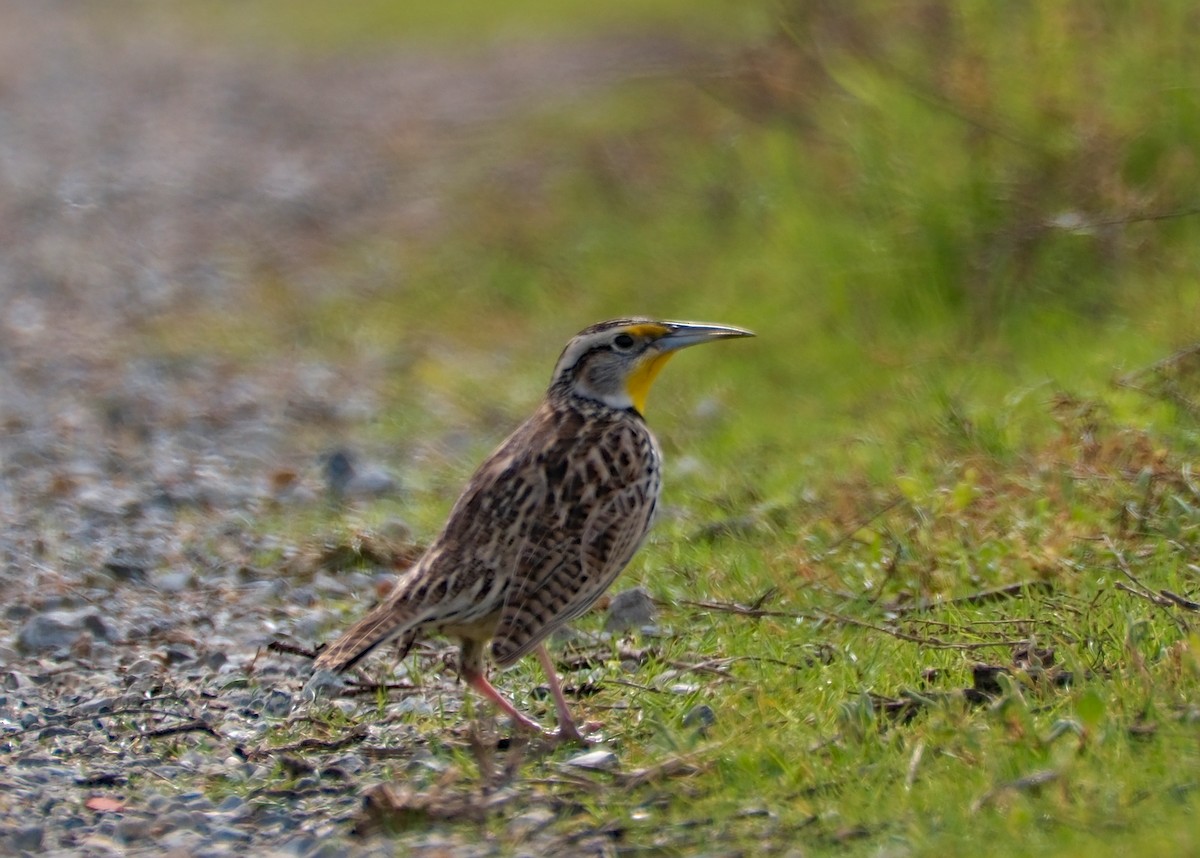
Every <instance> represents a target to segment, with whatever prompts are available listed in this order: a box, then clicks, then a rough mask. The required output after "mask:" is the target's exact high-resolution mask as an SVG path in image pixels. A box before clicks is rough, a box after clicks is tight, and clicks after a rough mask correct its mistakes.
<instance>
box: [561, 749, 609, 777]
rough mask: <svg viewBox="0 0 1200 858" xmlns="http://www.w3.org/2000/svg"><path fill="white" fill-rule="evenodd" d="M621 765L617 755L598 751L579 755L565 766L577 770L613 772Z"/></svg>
mask: <svg viewBox="0 0 1200 858" xmlns="http://www.w3.org/2000/svg"><path fill="white" fill-rule="evenodd" d="M620 764H621V761H620V760H619V759H617V755H616V754H614V753H613V752H612V751H605V750H596V751H587V752H585V753H582V754H577V755H576V756H574V757H571V759H569V760H567V761H566V763H565V764H564V765H568V766H573V767H574V768H577V769H592V770H594V771H601V772H611V771H613V770H614V769H616V768H617V766H619V765H620Z"/></svg>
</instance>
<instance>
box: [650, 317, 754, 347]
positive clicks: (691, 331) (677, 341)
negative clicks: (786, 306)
mask: <svg viewBox="0 0 1200 858" xmlns="http://www.w3.org/2000/svg"><path fill="white" fill-rule="evenodd" d="M663 324H664V325H665V326H666V328H667V332H666V333H665V334H663V335H662V336H661V337H660V338H659V339H658V340H656V341H655V343H654V348H656V349H658V350H659V351H660V352H668V353H669V352H674V351H678V350H679V349H686V348H687V347H688V346H698V345H700V344H701V343H711V342H713V341H714V340H729V339H733V338H735V337H752V336H754V333H753V332H752V331H747V330H746V329H745V328H734V327H732V326H730V325H704V324H700V323H698V322H664V323H663Z"/></svg>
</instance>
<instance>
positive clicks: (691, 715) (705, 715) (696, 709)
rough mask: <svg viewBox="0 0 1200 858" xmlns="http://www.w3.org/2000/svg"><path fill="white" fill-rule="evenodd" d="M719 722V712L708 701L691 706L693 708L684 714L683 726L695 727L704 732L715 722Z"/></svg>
mask: <svg viewBox="0 0 1200 858" xmlns="http://www.w3.org/2000/svg"><path fill="white" fill-rule="evenodd" d="M716 723H717V713H716V712H714V711H713V708H712V707H711V706H709V705H708V704H707V703H699V704H697V705H695V706H693V707H692V708H691V710H690V711H689V712H688V713H687V714H686V715H684V716H683V726H685V727H695V728H696V729H697V730H698V731H699V732H701V733H703V732H704V731H705V730H707V729H708V728H709V727H711V726H712V725H713V724H716Z"/></svg>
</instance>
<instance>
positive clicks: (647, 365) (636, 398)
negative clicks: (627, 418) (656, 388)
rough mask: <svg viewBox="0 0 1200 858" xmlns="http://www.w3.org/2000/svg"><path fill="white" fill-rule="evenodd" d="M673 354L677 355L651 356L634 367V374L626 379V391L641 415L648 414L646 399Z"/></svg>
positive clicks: (665, 353) (663, 353)
mask: <svg viewBox="0 0 1200 858" xmlns="http://www.w3.org/2000/svg"><path fill="white" fill-rule="evenodd" d="M673 354H675V353H674V352H657V353H655V354H652V355H650V356H649V357H648V358H646V359H645V360H643V361H642V362H641V363H639V364H638V365H637V366H636V367H634V368H633V372H631V373H629V376H628V377H627V378H626V379H625V391H626V392H627V393H628V394H629V399H630V401H631V402H632V403H633V407H634V408H636V409H637V410H638V413H639V414H645V413H646V397H647V396H648V395H649V394H650V385H652V384H654V379H655V378H657V377H658V374H659V373H660V372H662V368H663V367H664V366H666V365H667V361H668V360H670V359H671V355H673Z"/></svg>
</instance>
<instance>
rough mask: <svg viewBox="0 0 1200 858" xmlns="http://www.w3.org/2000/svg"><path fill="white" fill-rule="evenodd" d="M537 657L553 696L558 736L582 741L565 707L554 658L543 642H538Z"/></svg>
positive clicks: (569, 712)
mask: <svg viewBox="0 0 1200 858" xmlns="http://www.w3.org/2000/svg"><path fill="white" fill-rule="evenodd" d="M537 657H538V661H539V662H541V664H542V670H543V671H545V673H546V683H547V684H548V685H549V686H550V694H551V695H552V696H553V697H554V709H555V711H556V712H557V713H558V736H559V738H560V739H567V740H569V741H572V742H583V741H584V738H583V735H582V734H581V733H580V732H579V728H578V727H576V726H575V719H574V718H572V717H571V710H570V709H569V708H568V707H567V698H565V697H563V692H562V685H561V684H560V683H559V681H558V673H557V672H555V670H554V660H553V659H551V658H550V653H548V652H546V645H545V644H538V647H537Z"/></svg>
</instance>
